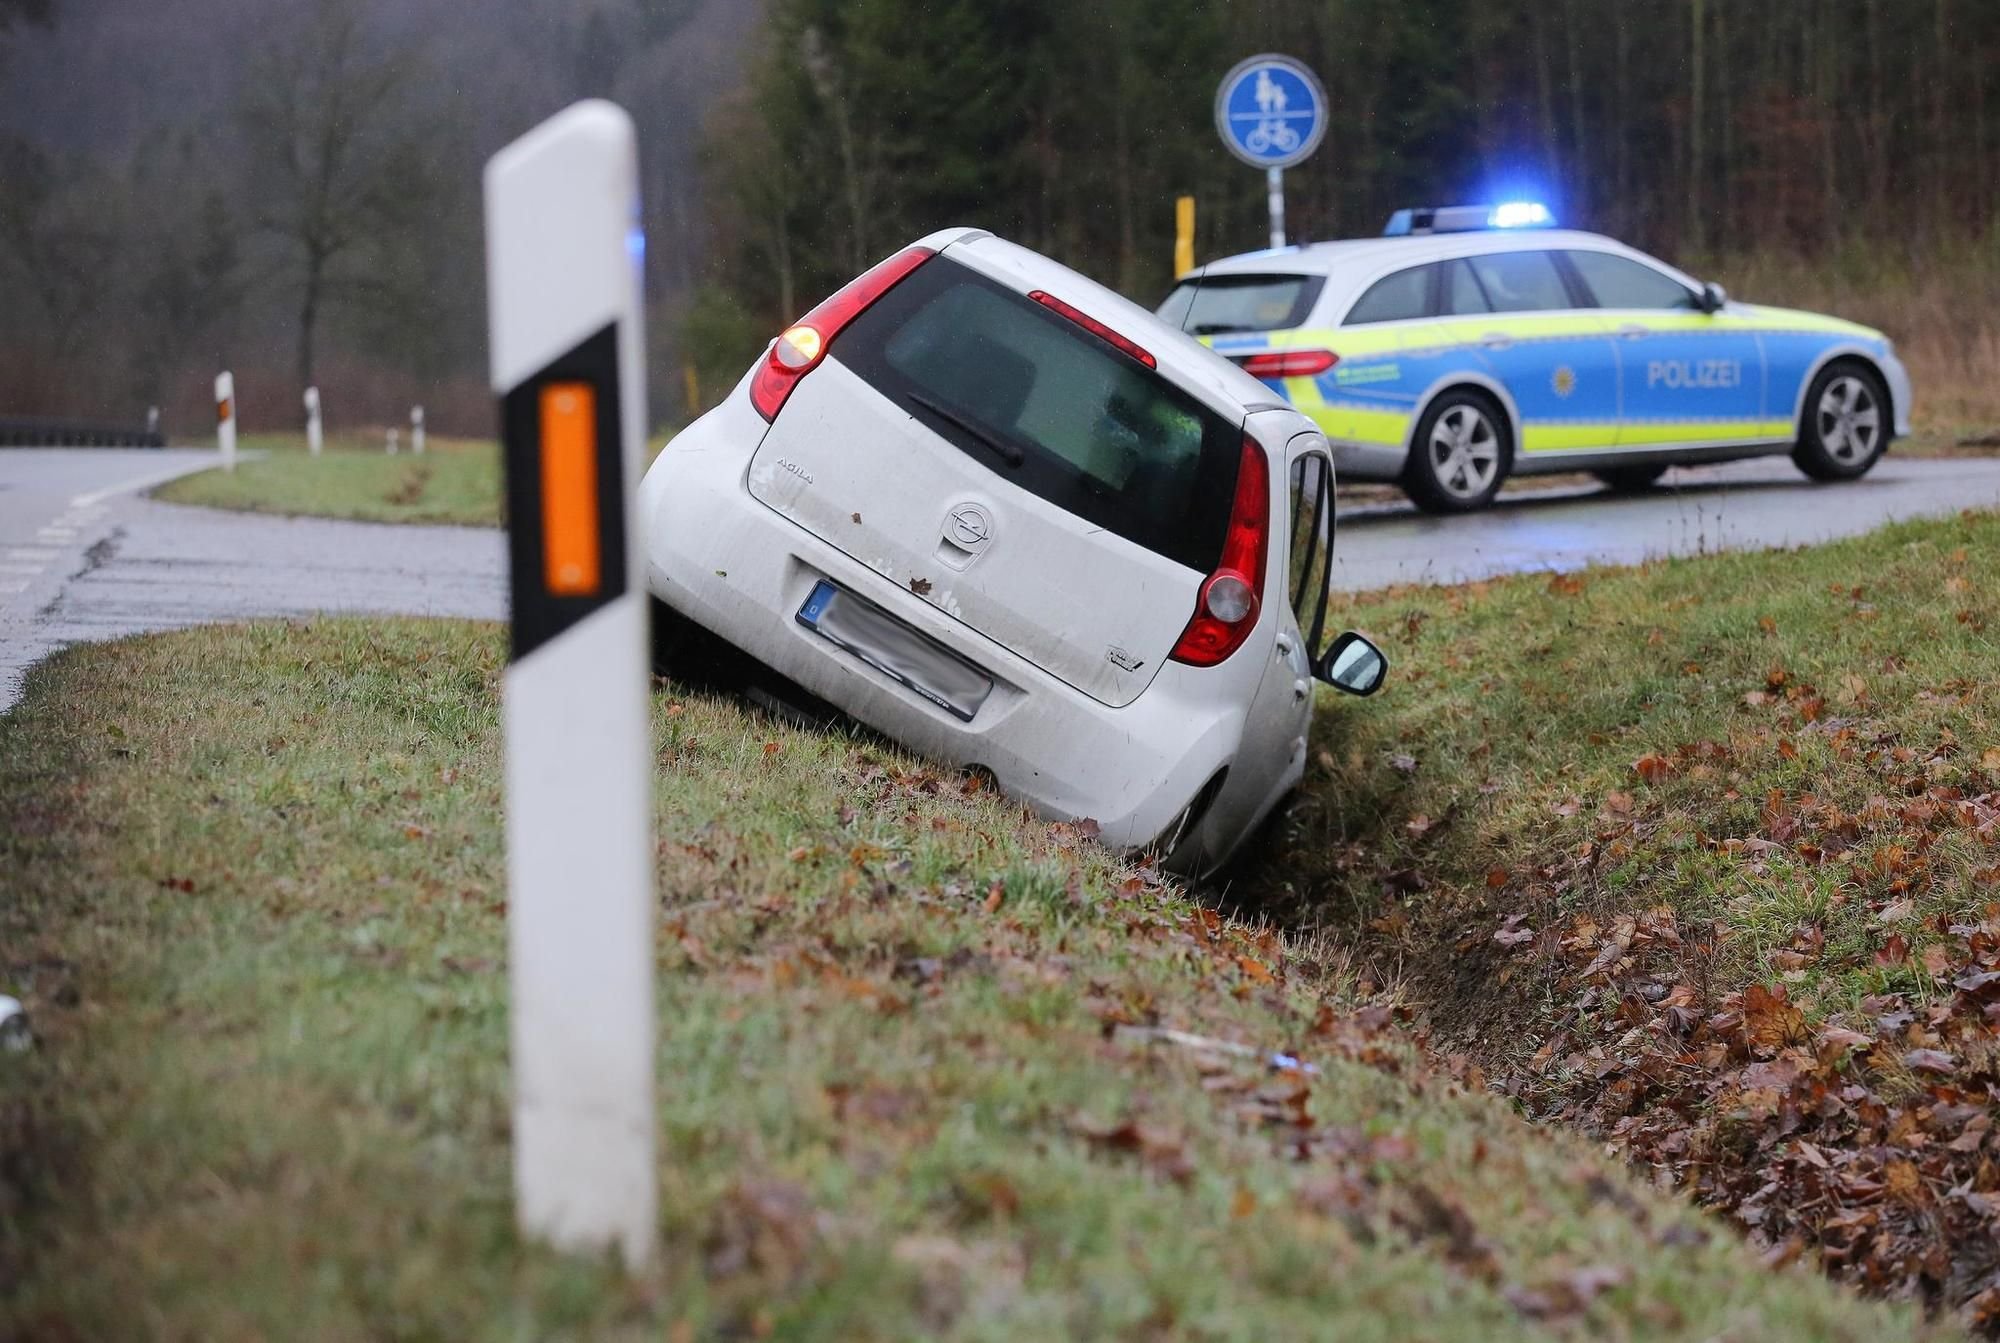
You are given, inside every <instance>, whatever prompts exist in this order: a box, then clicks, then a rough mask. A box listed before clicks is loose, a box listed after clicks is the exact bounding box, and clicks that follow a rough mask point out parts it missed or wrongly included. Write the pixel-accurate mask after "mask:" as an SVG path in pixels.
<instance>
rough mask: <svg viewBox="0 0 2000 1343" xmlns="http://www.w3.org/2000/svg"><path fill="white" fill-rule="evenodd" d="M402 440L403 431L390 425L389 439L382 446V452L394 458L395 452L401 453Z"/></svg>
mask: <svg viewBox="0 0 2000 1343" xmlns="http://www.w3.org/2000/svg"><path fill="white" fill-rule="evenodd" d="M402 439H403V431H402V430H401V429H398V428H397V427H396V426H395V425H393V424H392V425H390V426H389V438H388V441H387V442H385V443H384V444H383V445H382V451H384V452H386V453H388V454H389V455H390V456H391V457H394V456H395V455H396V454H397V452H399V451H401V444H402Z"/></svg>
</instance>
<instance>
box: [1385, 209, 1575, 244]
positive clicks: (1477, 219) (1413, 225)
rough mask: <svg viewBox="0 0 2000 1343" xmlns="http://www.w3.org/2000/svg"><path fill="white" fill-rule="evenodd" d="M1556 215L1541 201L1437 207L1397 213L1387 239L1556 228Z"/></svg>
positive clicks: (1390, 223) (1389, 224) (1393, 216)
mask: <svg viewBox="0 0 2000 1343" xmlns="http://www.w3.org/2000/svg"><path fill="white" fill-rule="evenodd" d="M1555 224H1556V217H1555V215H1553V214H1551V213H1550V212H1549V207H1548V206H1546V205H1543V204H1542V203H1541V202H1540V201H1505V202H1503V203H1501V204H1499V205H1435V206H1416V207H1413V208H1411V209H1407V210H1398V211H1396V213H1394V214H1392V215H1390V216H1389V222H1388V223H1387V224H1386V225H1384V226H1383V229H1382V236H1383V237H1385V238H1401V237H1408V236H1410V235H1413V234H1422V233H1476V232H1479V231H1480V230H1482V229H1522V228H1554V227H1555Z"/></svg>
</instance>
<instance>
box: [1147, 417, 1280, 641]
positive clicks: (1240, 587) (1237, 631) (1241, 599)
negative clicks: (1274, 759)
mask: <svg viewBox="0 0 2000 1343" xmlns="http://www.w3.org/2000/svg"><path fill="white" fill-rule="evenodd" d="M1270 549H1271V469H1270V467H1269V466H1268V465H1267V464H1266V463H1265V461H1264V450H1263V449H1262V448H1260V447H1258V446H1257V444H1256V442H1255V441H1254V440H1252V439H1250V438H1247V437H1246V438H1245V439H1244V440H1243V462H1242V465H1240V466H1238V467H1237V468H1236V498H1235V500H1234V501H1233V502H1232V503H1231V504H1230V506H1229V531H1228V532H1227V533H1226V534H1225V535H1224V537H1223V541H1222V560H1221V562H1220V563H1219V564H1217V565H1216V568H1215V572H1214V573H1212V574H1210V575H1209V576H1208V577H1207V578H1206V579H1205V580H1203V582H1202V585H1201V592H1200V594H1199V595H1198V596H1197V597H1196V598H1195V604H1194V618H1193V619H1192V620H1190V621H1188V624H1187V628H1186V629H1185V630H1182V631H1181V637H1180V642H1179V643H1176V644H1175V645H1174V651H1173V652H1171V653H1169V654H1168V655H1167V656H1168V657H1170V658H1172V659H1173V660H1174V661H1175V662H1185V663H1187V664H1188V665H1189V666H1191V667H1213V666H1214V665H1215V664H1216V663H1218V662H1221V661H1222V660H1223V659H1224V658H1227V657H1228V656H1229V655H1230V654H1231V653H1234V652H1235V651H1236V650H1237V649H1239V648H1241V647H1242V646H1243V641H1244V640H1245V639H1247V638H1249V637H1250V631H1251V629H1253V628H1254V627H1255V626H1256V624H1257V612H1258V611H1259V610H1260V609H1261V608H1262V607H1263V604H1264V562H1265V559H1266V558H1267V557H1268V556H1269V554H1270Z"/></svg>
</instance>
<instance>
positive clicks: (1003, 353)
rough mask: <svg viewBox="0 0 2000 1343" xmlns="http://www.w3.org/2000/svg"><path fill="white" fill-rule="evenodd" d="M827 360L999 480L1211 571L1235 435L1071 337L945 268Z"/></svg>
mask: <svg viewBox="0 0 2000 1343" xmlns="http://www.w3.org/2000/svg"><path fill="white" fill-rule="evenodd" d="M828 353H829V355H830V356H831V357H832V358H835V359H837V360H839V361H840V362H841V363H842V364H844V365H845V366H846V367H847V368H848V369H849V370H851V371H852V372H854V373H856V374H858V375H859V376H860V377H861V378H863V379H864V380H865V381H867V382H868V383H869V385H870V386H872V387H874V388H875V389H876V390H877V391H879V392H881V393H882V394H883V395H885V396H887V397H888V398H889V399H890V400H891V401H893V402H895V404H896V405H897V406H898V407H900V408H901V409H902V410H903V411H904V412H905V413H907V414H909V415H911V416H912V417H913V418H915V419H916V420H918V421H919V422H920V423H922V424H923V425H925V426H926V427H927V428H929V429H931V430H932V431H933V432H935V433H936V434H937V435H938V436H939V437H940V438H942V439H943V440H945V441H946V442H948V443H950V444H952V445H953V446H954V447H957V448H958V449H959V450H960V451H962V452H964V453H965V454H966V455H967V456H968V457H971V458H973V459H974V460H975V461H977V462H979V463H980V464H981V465H983V466H985V467H987V468H988V469H989V470H992V471H993V472H995V473H996V474H998V475H999V476H1001V477H1002V478H1003V479H1005V480H1008V481H1010V482H1012V483H1013V484H1015V485H1018V486H1020V487H1021V488H1022V489H1025V490H1029V491H1031V492H1033V493H1035V494H1038V495H1040V496H1041V497H1042V498H1044V499H1046V500H1048V501H1049V502H1050V503H1053V504H1055V505H1056V506H1057V507H1059V508H1063V509H1067V510H1068V511H1069V512H1071V513H1074V514H1076V515H1077V516H1079V517H1082V518H1085V519H1087V520H1088V521H1090V522H1094V523H1096V524H1097V525H1098V526H1100V527H1103V528H1105V529H1107V530H1109V531H1111V532H1114V533H1116V534H1117V535H1119V536H1123V537H1125V538H1126V539H1127V540H1129V541H1133V542H1136V543H1137V544H1139V545H1142V546H1145V547H1146V548H1147V549H1149V550H1152V551H1154V552H1156V553H1158V554H1161V555H1165V556H1166V557H1168V558H1169V559H1173V560H1177V561H1179V562H1180V563H1182V564H1185V565H1187V566H1188V567H1189V568H1190V569H1199V570H1203V571H1206V570H1209V569H1213V568H1214V567H1215V561H1216V558H1217V557H1218V556H1219V555H1220V554H1221V553H1222V535H1223V532H1224V530H1225V529H1226V528H1227V526H1228V522H1229V503H1230V500H1231V498H1232V497H1233V495H1234V491H1235V488H1236V468H1237V465H1238V463H1239V462H1240V461H1241V460H1242V455H1243V439H1242V435H1241V434H1240V432H1239V431H1238V429H1237V428H1235V427H1233V426H1232V425H1231V424H1230V423H1229V421H1227V420H1225V419H1224V418H1223V417H1222V416H1220V415H1218V414H1216V413H1215V412H1214V411H1212V410H1209V409H1208V408H1207V407H1206V406H1204V405H1202V404H1201V403H1200V402H1198V401H1196V400H1195V399H1194V398H1193V397H1191V396H1189V395H1188V394H1187V393H1186V392H1184V391H1182V390H1181V389H1180V388H1178V387H1176V386H1174V385H1173V384H1172V383H1170V382H1168V381H1167V380H1166V379H1164V378H1162V377H1161V376H1160V375H1159V374H1157V373H1154V372H1153V371H1151V370H1150V369H1147V368H1144V367H1142V366H1140V365H1139V364H1138V363H1136V362H1134V361H1133V360H1131V359H1128V358H1126V357H1125V356H1124V355H1121V354H1117V353H1115V352H1114V351H1113V350H1112V349H1111V348H1110V347H1109V346H1107V345H1105V344H1104V343H1103V342H1102V341H1099V340H1097V339H1096V338H1095V337H1093V336H1090V335H1088V334H1087V333H1085V332H1084V330H1083V329H1082V328H1081V327H1079V326H1077V325H1076V324H1075V323H1074V322H1071V321H1069V320H1067V319H1066V318H1063V317H1059V316H1057V315H1056V314H1054V313H1052V312H1050V311H1049V310H1048V309H1047V308H1044V307H1043V306H1042V305H1041V304H1039V303H1034V302H1031V301H1030V300H1029V299H1027V298H1026V297H1024V296H1022V295H1020V294H1017V293H1015V292H1014V291H1013V290H1011V289H1008V288H1006V287H1004V286H1002V285H999V284H996V283H994V282H993V281H991V280H989V279H987V278H986V277H985V276H982V275H979V274H977V273H975V272H973V271H971V270H969V269H967V268H966V267H964V266H961V265H959V264H958V263H956V262H954V261H951V260H950V259H948V258H945V257H939V258H937V259H935V260H933V261H930V262H928V263H926V264H925V265H923V266H920V267H918V268H917V270H916V271H914V272H913V273H912V274H911V275H910V277H909V278H908V279H906V280H904V281H903V282H902V283H901V284H899V285H897V286H896V287H895V288H894V289H892V290H890V291H889V292H888V293H887V294H885V295H883V296H882V298H881V299H880V300H878V301H877V302H876V303H874V304H873V305H872V306H870V307H869V308H868V310H867V311H865V312H863V313H862V314H861V315H860V316H859V317H857V318H855V319H854V321H853V322H852V323H850V324H849V325H848V326H847V328H846V329H845V330H843V331H842V332H841V333H840V335H839V337H838V338H837V339H836V340H835V341H834V343H833V345H832V346H831V347H830V349H829V351H828Z"/></svg>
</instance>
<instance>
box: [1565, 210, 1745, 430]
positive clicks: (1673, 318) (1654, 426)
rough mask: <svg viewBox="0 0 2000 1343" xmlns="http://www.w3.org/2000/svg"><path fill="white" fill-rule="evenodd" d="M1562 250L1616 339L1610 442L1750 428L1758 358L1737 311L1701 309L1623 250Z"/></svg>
mask: <svg viewBox="0 0 2000 1343" xmlns="http://www.w3.org/2000/svg"><path fill="white" fill-rule="evenodd" d="M1563 257H1564V260H1565V261H1566V262H1567V263H1568V264H1569V266H1570V268H1571V270H1572V273H1573V274H1574V275H1575V276H1576V277H1577V278H1578V279H1579V280H1581V281H1582V283H1583V285H1584V287H1585V288H1586V289H1587V290H1588V291H1589V293H1590V294H1591V296H1592V297H1593V298H1594V299H1595V300H1596V303H1597V305H1598V307H1599V308H1600V309H1602V310H1603V316H1604V318H1605V319H1606V320H1607V321H1608V322H1609V323H1610V326H1611V331H1612V333H1613V335H1614V336H1615V337H1616V340H1617V345H1618V354H1619V364H1620V370H1621V371H1620V385H1621V387H1622V389H1623V396H1622V402H1623V406H1622V415H1621V427H1620V429H1619V433H1618V446H1619V447H1620V448H1631V449H1635V450H1640V451H1661V450H1664V449H1667V448H1670V447H1674V446H1681V445H1687V446H1709V445H1713V444H1718V443H1741V442H1745V441H1747V440H1752V439H1756V438H1758V437H1759V436H1760V434H1761V422H1762V421H1763V419H1764V413H1763V400H1764V357H1763V351H1762V348H1761V347H1760V346H1759V345H1758V342H1757V335H1756V332H1754V331H1752V330H1751V329H1750V327H1749V320H1748V319H1747V318H1744V317H1742V316H1740V315H1737V314H1733V313H1731V312H1729V311H1728V310H1726V309H1725V310H1723V311H1721V312H1716V313H1706V312H1703V311H1701V305H1700V301H1699V299H1698V298H1697V296H1696V295H1695V293H1694V291H1693V290H1691V289H1689V288H1688V287H1687V286H1686V285H1684V284H1682V283H1681V282H1680V281H1679V280H1677V279H1675V278H1674V277H1673V276H1671V275H1668V274H1667V273H1666V272H1664V271H1661V270H1657V269H1655V268H1654V267H1652V266H1648V265H1646V264H1645V263H1643V262H1641V261H1637V260H1634V259H1633V258H1631V257H1628V256H1620V255H1618V254H1617V253H1613V252H1593V251H1584V250H1576V251H1570V252H1566V253H1564V254H1563Z"/></svg>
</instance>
